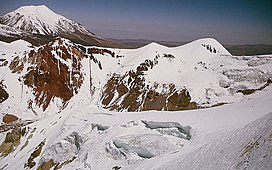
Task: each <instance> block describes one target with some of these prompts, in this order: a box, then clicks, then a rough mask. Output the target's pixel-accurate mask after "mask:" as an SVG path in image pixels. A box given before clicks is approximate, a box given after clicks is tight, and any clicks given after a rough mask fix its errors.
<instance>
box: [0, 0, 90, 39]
mask: <svg viewBox="0 0 272 170" xmlns="http://www.w3.org/2000/svg"><path fill="white" fill-rule="evenodd" d="M0 22H1V23H2V24H5V25H8V26H10V27H13V28H15V29H19V30H22V31H25V32H29V33H33V34H42V35H60V34H61V33H69V32H70V33H74V32H76V31H79V32H81V33H83V34H87V35H94V34H93V33H91V32H90V31H89V30H87V29H85V28H84V27H83V26H82V25H80V24H79V23H77V22H74V21H71V20H69V19H67V18H65V17H64V16H62V15H59V14H56V13H54V12H53V11H52V10H50V9H49V8H48V7H47V6H45V5H40V6H22V7H20V8H18V9H16V10H15V11H12V12H10V13H7V14H6V15H4V16H2V17H1V18H0Z"/></svg>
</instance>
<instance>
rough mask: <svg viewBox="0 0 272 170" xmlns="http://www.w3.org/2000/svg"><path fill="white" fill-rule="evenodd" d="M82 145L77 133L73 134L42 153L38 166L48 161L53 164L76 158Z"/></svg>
mask: <svg viewBox="0 0 272 170" xmlns="http://www.w3.org/2000/svg"><path fill="white" fill-rule="evenodd" d="M82 144H83V139H82V137H81V136H79V134H78V133H77V132H73V133H71V134H70V135H68V136H67V137H65V138H64V139H62V140H61V141H58V142H56V143H54V144H52V145H51V146H49V147H48V148H46V149H45V150H44V151H43V154H42V155H41V158H40V162H39V164H43V163H45V162H47V161H49V160H50V159H52V160H53V162H54V163H55V164H57V163H61V162H64V161H66V160H69V159H72V158H73V157H74V156H76V155H77V154H78V153H79V151H80V149H81V145H82Z"/></svg>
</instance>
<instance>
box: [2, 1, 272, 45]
mask: <svg viewBox="0 0 272 170" xmlns="http://www.w3.org/2000/svg"><path fill="white" fill-rule="evenodd" d="M40 4H44V5H46V6H48V7H49V8H50V9H52V10H53V11H55V12H56V13H59V14H61V15H64V16H65V17H67V18H69V19H72V20H75V21H77V22H79V23H81V24H83V25H84V26H85V27H86V28H88V29H89V30H91V31H92V32H94V33H95V34H97V35H98V36H101V37H104V38H119V39H125V38H130V39H131V38H132V39H153V40H167V41H192V40H195V39H198V38H203V37H213V38H215V39H217V40H218V41H220V42H221V43H225V44H256V43H266V44H272V7H271V0H227V1H224V0H222V1H221V0H213V1H212V0H77V1H72V0H66V1H64V0H47V1H41V0H1V1H0V15H4V14H5V13H7V12H10V11H13V10H15V9H16V8H18V7H20V6H22V5H40Z"/></svg>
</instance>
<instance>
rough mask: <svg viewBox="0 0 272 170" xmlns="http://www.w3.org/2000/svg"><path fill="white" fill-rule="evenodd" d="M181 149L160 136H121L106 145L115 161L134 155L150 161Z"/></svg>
mask: <svg viewBox="0 0 272 170" xmlns="http://www.w3.org/2000/svg"><path fill="white" fill-rule="evenodd" d="M178 148H179V146H176V145H174V144H173V143H171V141H170V140H168V139H167V138H166V137H164V136H162V135H158V134H137V135H127V136H121V137H118V138H117V139H114V140H113V141H110V142H108V143H107V144H106V151H107V152H108V153H110V154H111V156H112V157H113V158H114V159H129V158H133V155H136V156H139V157H140V158H145V159H149V158H152V157H155V156H159V155H161V154H164V153H166V152H172V151H175V150H177V149H178Z"/></svg>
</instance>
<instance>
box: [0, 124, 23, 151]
mask: <svg viewBox="0 0 272 170" xmlns="http://www.w3.org/2000/svg"><path fill="white" fill-rule="evenodd" d="M21 136H22V131H21V127H20V126H18V125H17V126H15V127H14V128H13V129H12V131H11V132H8V133H7V134H6V138H5V140H4V141H3V143H2V144H1V145H0V153H1V156H7V155H8V154H10V153H11V152H13V151H14V149H15V148H16V147H17V146H18V145H19V144H20V140H21Z"/></svg>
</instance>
